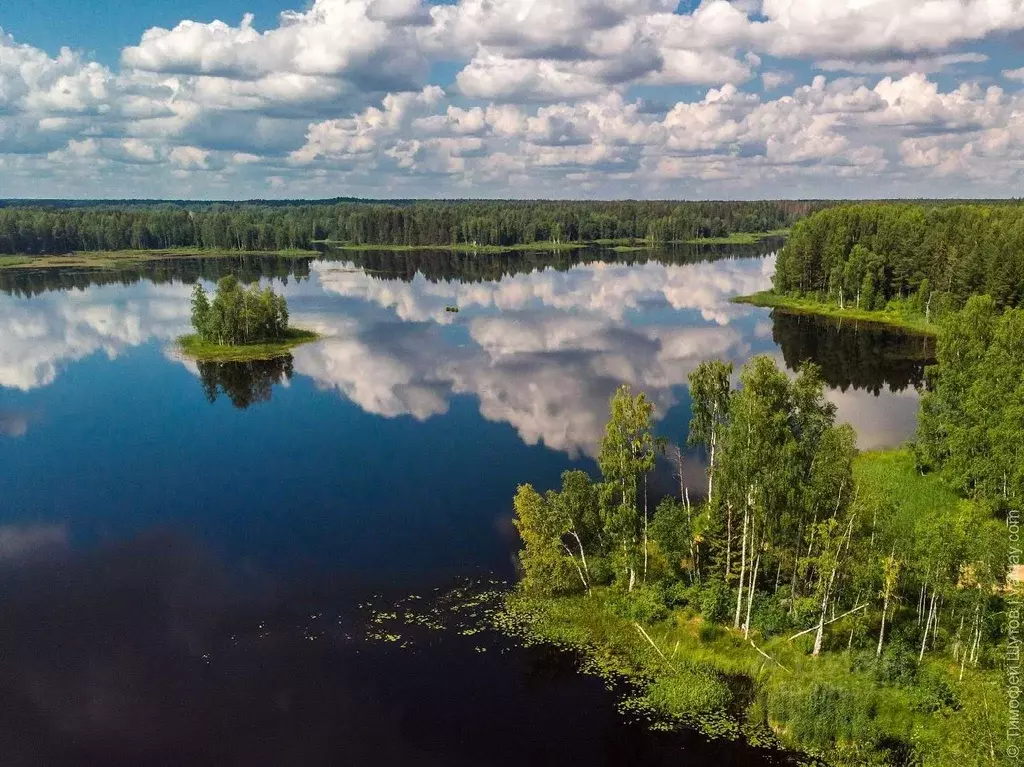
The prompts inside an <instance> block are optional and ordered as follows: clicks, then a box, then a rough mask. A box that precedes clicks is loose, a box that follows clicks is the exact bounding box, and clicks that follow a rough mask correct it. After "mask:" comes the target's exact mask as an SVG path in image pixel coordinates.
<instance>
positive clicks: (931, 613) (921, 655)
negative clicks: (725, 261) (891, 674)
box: [917, 591, 936, 663]
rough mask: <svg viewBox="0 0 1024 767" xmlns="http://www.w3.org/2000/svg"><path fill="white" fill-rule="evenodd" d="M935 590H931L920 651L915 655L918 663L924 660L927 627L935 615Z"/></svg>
mask: <svg viewBox="0 0 1024 767" xmlns="http://www.w3.org/2000/svg"><path fill="white" fill-rule="evenodd" d="M935 599H936V595H935V592H934V591H933V592H932V601H931V605H930V606H929V607H928V616H927V618H925V621H924V636H923V637H922V638H921V652H920V653H919V654H918V656H917V662H918V663H920V662H921V661H923V660H924V651H925V648H926V647H927V646H928V628H929V627H930V626H931V625H932V618H933V617H934V616H935Z"/></svg>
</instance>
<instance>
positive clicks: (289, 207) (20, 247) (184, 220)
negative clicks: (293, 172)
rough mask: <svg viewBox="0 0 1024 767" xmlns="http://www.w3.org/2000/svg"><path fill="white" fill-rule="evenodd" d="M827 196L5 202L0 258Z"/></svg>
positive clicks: (688, 230)
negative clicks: (702, 199) (717, 199)
mask: <svg viewBox="0 0 1024 767" xmlns="http://www.w3.org/2000/svg"><path fill="white" fill-rule="evenodd" d="M825 204H826V203H820V202H800V201H776V202H769V201H755V202H710V201H709V202H667V201H666V202H658V201H621V202H620V201H616V202H568V201H550V200H544V201H538V200H493V201H490V200H476V201H451V202H445V201H420V202H415V201H396V202H390V203H383V202H379V203H375V202H357V201H325V202H323V203H319V204H301V203H284V204H254V203H199V202H188V203H121V204H95V203H94V204H91V205H89V204H87V205H73V204H71V203H64V204H62V205H41V204H32V205H29V204H18V205H10V204H7V205H4V204H3V203H0V253H25V254H31V255H39V254H47V253H50V254H60V253H71V252H73V251H99V250H129V249H131V250H147V249H157V248H165V249H166V248H180V247H196V248H216V249H220V250H238V251H279V250H285V249H294V248H309V247H310V245H312V244H314V243H316V242H318V241H324V240H330V241H334V242H338V243H348V244H352V245H390V246H413V245H426V246H430V245H434V246H449V245H459V244H463V245H466V246H476V247H480V246H482V247H488V246H513V245H523V244H531V243H556V244H560V243H562V242H577V243H579V242H588V241H597V240H602V239H605V240H618V241H631V240H643V239H645V238H649V239H650V241H651V242H658V243H664V242H683V241H688V240H693V239H700V240H707V239H709V238H719V237H725V236H727V235H729V234H732V233H735V232H769V231H772V230H779V229H786V228H788V227H790V226H791V225H792V224H793V223H794V222H795V221H797V220H799V219H800V218H803V217H804V216H806V215H807V214H808V213H809V212H811V211H813V210H818V209H820V208H821V207H823V206H824V205H825Z"/></svg>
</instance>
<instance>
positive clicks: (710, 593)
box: [700, 581, 732, 623]
mask: <svg viewBox="0 0 1024 767" xmlns="http://www.w3.org/2000/svg"><path fill="white" fill-rule="evenodd" d="M731 602H732V598H731V597H730V592H729V589H728V587H726V585H725V584H724V583H721V582H719V581H715V582H714V583H712V584H710V585H709V586H706V587H705V588H704V589H703V591H702V592H701V595H700V614H701V615H702V616H703V618H704V620H706V621H710V622H712V623H721V622H722V621H724V620H726V619H727V618H728V617H729V605H730V604H731Z"/></svg>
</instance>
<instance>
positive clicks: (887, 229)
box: [738, 202, 1024, 334]
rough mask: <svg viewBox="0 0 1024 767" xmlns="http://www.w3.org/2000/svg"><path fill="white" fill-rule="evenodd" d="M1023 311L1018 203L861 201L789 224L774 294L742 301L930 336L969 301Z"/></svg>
mask: <svg viewBox="0 0 1024 767" xmlns="http://www.w3.org/2000/svg"><path fill="white" fill-rule="evenodd" d="M982 294H983V295H988V296H991V297H992V300H993V301H994V302H995V304H996V306H998V307H1000V308H1003V307H1014V306H1021V305H1024V205H1022V204H1020V203H1015V202H1011V203H1009V204H994V203H993V204H970V205H962V204H961V205H937V204H936V205H922V204H896V203H864V204H859V205H843V206H837V207H832V208H829V209H827V210H822V211H818V212H816V213H814V214H813V215H811V216H809V217H808V218H806V219H805V220H803V221H801V222H800V223H798V224H797V225H795V226H794V228H793V230H792V233H791V235H790V237H789V238H788V240H787V242H786V245H785V247H784V248H783V249H782V250H781V251H780V252H779V255H778V260H777V262H776V268H775V276H774V285H773V288H772V290H771V291H768V292H766V293H759V294H756V295H754V296H746V297H743V298H740V299H738V300H740V301H743V302H746V303H752V304H755V305H757V306H771V307H777V308H780V309H782V310H784V311H794V312H810V313H815V314H828V315H834V316H840V317H848V318H851V319H864V320H869V321H876V322H883V323H886V324H891V325H896V326H900V327H904V328H906V329H909V330H914V331H918V332H924V333H932V334H933V333H935V332H937V330H938V321H939V320H940V319H941V318H942V317H943V316H944V315H946V314H948V313H950V312H953V311H956V310H958V309H960V308H961V307H963V306H964V304H965V303H966V302H967V300H968V299H969V298H970V297H971V296H973V295H982Z"/></svg>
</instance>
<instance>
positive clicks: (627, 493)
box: [597, 386, 655, 589]
mask: <svg viewBox="0 0 1024 767" xmlns="http://www.w3.org/2000/svg"><path fill="white" fill-rule="evenodd" d="M653 413H654V405H653V404H652V403H651V401H650V400H648V399H647V395H646V394H644V393H643V392H641V393H639V394H637V395H636V396H633V393H632V391H631V390H630V388H629V386H621V387H619V389H618V391H616V392H615V396H613V397H612V401H611V418H610V419H609V421H608V425H607V426H606V427H605V434H604V438H603V439H602V440H601V452H600V454H599V455H598V459H597V462H598V465H599V466H600V467H601V474H602V475H603V477H604V485H603V492H602V507H603V517H604V535H605V537H606V538H607V540H608V545H609V547H610V553H611V555H612V556H613V557H614V558H615V559H616V560H617V561H618V567H617V569H618V570H619V571H620V572H622V573H623V574H624V577H625V578H626V579H628V583H629V588H630V589H632V588H633V585H634V583H635V582H636V579H637V574H638V572H640V570H641V567H642V566H643V564H642V563H643V562H644V552H645V551H646V549H644V548H642V547H644V546H646V543H647V540H646V535H647V528H646V525H647V518H646V514H647V510H646V497H647V486H646V477H647V474H648V473H649V472H650V471H651V470H652V469H653V468H654V460H655V442H654V434H653V432H652V430H651V428H652V416H653ZM641 483H643V488H642V489H643V503H644V510H643V514H641V511H640V502H641V495H640V493H641ZM643 576H646V572H644V573H643ZM643 576H642V577H643Z"/></svg>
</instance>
